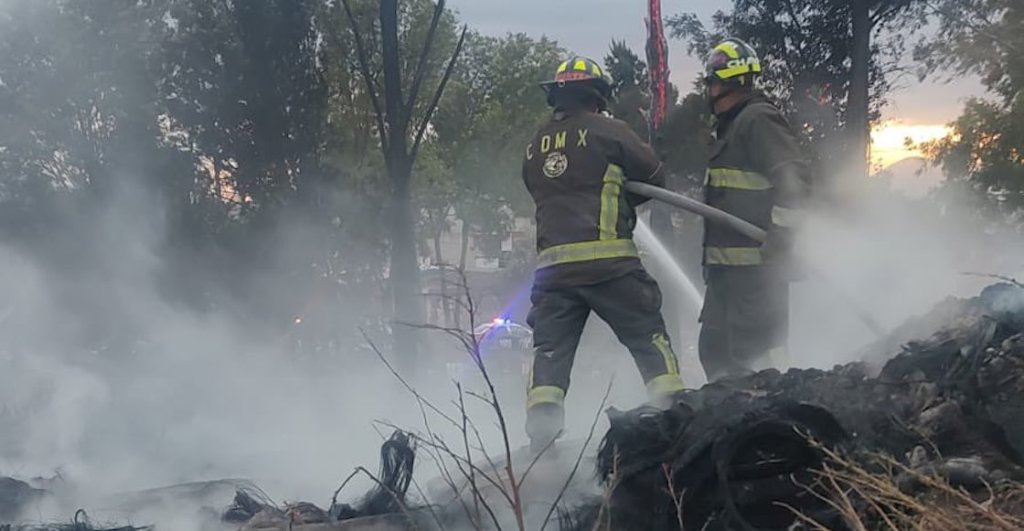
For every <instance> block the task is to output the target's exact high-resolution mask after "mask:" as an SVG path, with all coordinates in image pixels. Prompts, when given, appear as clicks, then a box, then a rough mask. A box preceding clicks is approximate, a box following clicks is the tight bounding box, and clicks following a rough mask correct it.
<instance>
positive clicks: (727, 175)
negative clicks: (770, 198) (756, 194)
mask: <svg viewBox="0 0 1024 531" xmlns="http://www.w3.org/2000/svg"><path fill="white" fill-rule="evenodd" d="M707 185H708V186H714V187H715V188H735V189H737V190H771V189H772V183H771V181H769V180H768V179H767V178H765V176H763V175H761V174H760V173H757V172H752V171H743V170H734V169H732V168H711V169H709V170H708V175H707Z"/></svg>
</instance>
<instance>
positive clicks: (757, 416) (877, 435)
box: [563, 284, 1024, 530]
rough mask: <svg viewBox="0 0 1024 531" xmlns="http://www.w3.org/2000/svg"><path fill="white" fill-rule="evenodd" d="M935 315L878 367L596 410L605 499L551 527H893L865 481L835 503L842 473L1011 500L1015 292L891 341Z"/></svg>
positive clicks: (1020, 402)
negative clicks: (604, 424) (667, 405)
mask: <svg viewBox="0 0 1024 531" xmlns="http://www.w3.org/2000/svg"><path fill="white" fill-rule="evenodd" d="M935 320H942V321H943V322H945V323H947V325H946V326H945V327H943V328H941V329H940V330H939V331H938V332H936V333H935V334H934V335H932V336H931V337H930V339H927V340H924V341H910V342H906V343H905V344H904V346H902V347H901V348H900V350H899V352H897V353H896V355H895V356H893V355H892V354H891V353H890V354H889V355H888V356H885V357H883V355H882V354H881V353H880V352H877V351H876V352H875V353H874V354H875V355H874V356H871V357H870V358H872V359H889V361H888V362H887V363H885V364H884V366H883V367H882V368H881V370H880V371H878V370H877V367H876V368H875V369H874V370H873V369H872V367H871V365H870V364H869V363H865V362H860V363H852V364H849V365H845V366H839V367H836V368H834V369H833V370H831V371H821V370H792V371H789V372H787V373H786V374H780V373H779V372H778V371H774V370H769V371H764V372H761V373H759V374H755V375H752V376H749V377H746V378H741V379H736V380H732V381H727V382H721V383H716V384H714V385H710V386H706V387H705V388H703V389H701V390H699V391H695V392H693V393H692V394H690V395H688V396H686V397H684V398H682V399H681V400H680V402H679V403H677V404H676V406H675V407H674V408H673V409H670V410H668V411H658V410H653V409H649V408H640V409H637V410H633V411H629V412H619V411H615V410H610V411H609V416H610V420H611V428H610V430H609V432H608V433H607V435H606V437H605V440H604V442H603V445H602V448H601V450H600V453H599V458H598V473H599V475H600V477H601V478H602V479H603V480H604V482H605V485H606V488H607V491H608V495H607V496H606V499H603V500H594V502H593V503H591V504H589V505H587V506H584V507H580V508H578V509H577V510H576V511H575V512H574V513H573V514H571V515H568V516H567V517H566V518H565V520H566V521H565V522H564V524H565V525H564V526H563V529H587V530H590V529H650V530H657V529H664V530H668V529H681V528H682V529H702V530H703V529H708V530H712V529H723V530H725V529H728V530H736V529H742V530H750V529H794V528H795V529H802V528H806V529H822V528H826V529H849V528H851V527H856V526H853V525H851V519H862V521H863V522H871V521H872V520H875V521H877V522H879V526H878V528H883V529H894V528H895V529H902V528H903V527H901V526H899V524H898V523H897V524H895V525H896V527H890V526H888V524H892V523H893V522H897V520H898V518H897V516H899V514H897V515H895V516H894V515H893V514H889V513H900V512H901V511H904V512H907V511H909V510H910V509H906V508H902V507H898V505H899V504H895V503H894V504H893V507H894V508H893V509H892V510H891V511H890V509H889V508H888V507H887V506H883V505H882V504H880V503H876V500H873V499H871V496H869V495H868V494H867V493H866V491H868V490H871V489H870V488H867V487H866V488H864V489H858V488H856V485H854V487H853V488H850V489H846V491H845V493H844V494H842V496H841V497H843V498H844V499H843V500H841V501H842V503H837V500H836V496H835V492H828V491H829V489H828V488H827V487H829V486H831V487H836V486H837V485H838V484H839V482H838V481H836V478H835V476H830V475H829V473H830V472H834V471H835V470H838V469H840V468H843V469H846V470H848V469H850V468H851V467H852V468H853V469H856V470H857V471H860V472H863V473H864V474H866V475H870V474H875V473H877V474H879V475H880V476H879V477H882V476H884V477H887V478H891V480H892V485H894V486H895V489H893V490H892V492H893V495H894V496H896V497H899V496H902V495H903V493H905V494H907V495H908V496H910V498H906V499H911V498H912V497H913V496H914V495H915V493H917V492H920V491H922V490H924V488H925V486H927V485H932V486H934V485H940V484H941V485H945V486H949V487H950V489H949V490H946V491H944V492H946V493H948V494H950V495H952V496H959V494H957V493H977V494H979V495H980V496H981V497H985V496H986V495H988V496H990V497H991V496H992V495H993V494H992V493H993V492H994V490H993V489H998V488H999V487H998V486H1000V485H1007V484H1009V485H1015V488H1016V492H1018V493H1024V489H1021V488H1020V487H1021V484H1020V482H1019V480H1021V479H1022V478H1024V469H1022V468H1021V465H1022V463H1024V462H1022V459H1021V455H1022V454H1024V289H1022V288H1021V286H1019V285H1011V284H998V285H994V286H990V287H989V288H987V289H985V290H984V291H983V292H982V293H981V295H980V296H979V297H976V298H974V299H970V300H965V301H955V302H954V301H950V302H947V303H944V304H942V305H940V306H939V307H937V308H936V310H935V311H934V312H933V314H932V315H930V316H926V317H925V318H923V319H919V320H916V321H914V322H912V323H909V324H908V325H907V326H905V327H904V329H902V330H898V331H897V332H896V336H900V335H904V334H907V333H912V332H913V331H914V330H920V329H921V327H922V326H926V325H927V323H928V322H929V321H935ZM887 344H891V341H890V342H880V343H879V345H880V348H885V347H884V346H885V345H887ZM830 478H831V483H829V480H830ZM840 479H841V478H840ZM871 481H874V480H871ZM868 487H870V485H868ZM960 489H962V490H960ZM833 490H834V489H833ZM901 499H902V498H901ZM962 499H963V500H967V501H966V502H965V503H973V502H972V501H970V500H971V498H962ZM978 507H989V508H990V506H985V505H980V504H979V505H978ZM1018 507H1021V508H1024V505H1021V504H1018ZM978 510H988V509H978ZM1017 516H1024V514H1018V515H1017ZM926 517H927V515H926ZM1007 518H1013V517H1012V516H1010V517H1007ZM1003 520H1004V521H1007V522H1009V521H1011V520H1007V519H1006V518H1004V519H1003ZM812 522H814V523H812ZM883 522H884V523H885V524H886V525H882V523H883ZM947 525H948V524H947ZM1008 525H1009V526H1010V527H1008V528H1011V529H1012V528H1014V527H1013V526H1014V525H1015V524H1013V523H1010V524H1008ZM816 526H820V527H816ZM867 528H872V527H871V526H870V525H868V526H867ZM913 528H918V527H913ZM932 528H935V527H932ZM973 528H977V529H982V528H984V529H988V528H987V527H983V526H982V527H973ZM991 528H993V529H995V528H1006V527H1000V526H998V525H997V526H994V527H991Z"/></svg>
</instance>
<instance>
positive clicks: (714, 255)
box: [704, 247, 764, 266]
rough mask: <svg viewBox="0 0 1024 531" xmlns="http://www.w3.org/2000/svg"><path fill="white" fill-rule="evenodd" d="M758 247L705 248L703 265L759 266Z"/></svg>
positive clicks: (760, 262) (760, 261)
mask: <svg viewBox="0 0 1024 531" xmlns="http://www.w3.org/2000/svg"><path fill="white" fill-rule="evenodd" d="M763 262H764V261H763V260H762V258H761V248H760V247H706V248H705V249H704V263H705V264H707V265H728V266H751V265H761V264H762V263H763Z"/></svg>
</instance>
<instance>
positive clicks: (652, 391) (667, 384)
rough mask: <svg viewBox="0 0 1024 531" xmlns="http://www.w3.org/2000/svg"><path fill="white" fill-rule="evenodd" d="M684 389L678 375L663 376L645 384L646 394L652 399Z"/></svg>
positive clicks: (684, 386)
mask: <svg viewBox="0 0 1024 531" xmlns="http://www.w3.org/2000/svg"><path fill="white" fill-rule="evenodd" d="M683 389H686V385H684V384H683V379H682V378H680V377H679V375H678V374H663V375H661V376H658V377H656V378H651V381H649V382H647V393H648V394H649V395H651V396H652V397H657V396H661V395H667V394H669V393H675V392H678V391H682V390H683Z"/></svg>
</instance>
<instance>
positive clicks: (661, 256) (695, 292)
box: [633, 218, 704, 312]
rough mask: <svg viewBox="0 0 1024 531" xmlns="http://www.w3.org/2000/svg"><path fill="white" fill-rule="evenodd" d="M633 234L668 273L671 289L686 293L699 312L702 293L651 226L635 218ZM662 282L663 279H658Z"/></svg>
mask: <svg viewBox="0 0 1024 531" xmlns="http://www.w3.org/2000/svg"><path fill="white" fill-rule="evenodd" d="M633 236H634V237H635V238H636V241H637V243H638V244H639V245H640V246H641V247H643V248H644V249H646V250H647V251H648V252H649V253H650V255H651V257H653V258H654V259H655V260H656V261H657V262H658V267H659V268H660V269H661V270H663V271H666V272H668V273H669V275H670V278H669V279H668V281H669V282H670V283H671V288H672V289H679V290H682V291H683V293H685V294H686V298H687V300H689V301H690V302H691V303H692V304H693V305H694V307H695V308H696V310H697V311H698V312H699V311H700V309H701V307H702V306H703V305H704V295H702V294H701V292H700V290H699V289H697V286H696V285H695V284H694V283H693V281H692V280H690V277H689V276H687V274H686V271H683V268H682V267H680V266H679V264H678V263H677V262H676V260H675V258H673V257H672V253H670V252H668V249H666V248H665V244H663V243H661V240H659V239H658V237H657V236H655V235H654V232H652V231H651V228H650V227H649V226H648V225H647V222H646V221H644V220H643V218H637V221H636V229H635V230H634V231H633ZM659 280H662V281H663V282H664V281H665V279H659Z"/></svg>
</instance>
